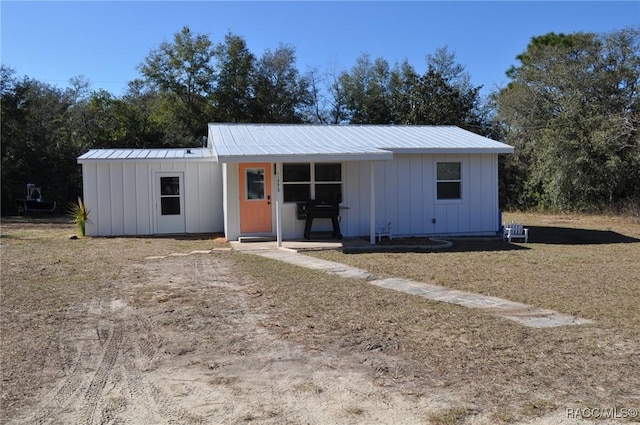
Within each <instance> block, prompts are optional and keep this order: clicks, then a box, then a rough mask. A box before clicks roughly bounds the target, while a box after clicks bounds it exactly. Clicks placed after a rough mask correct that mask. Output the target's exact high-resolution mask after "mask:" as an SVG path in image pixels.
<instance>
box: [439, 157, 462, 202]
mask: <svg viewBox="0 0 640 425" xmlns="http://www.w3.org/2000/svg"><path fill="white" fill-rule="evenodd" d="M443 163H457V164H459V165H460V178H459V179H456V180H444V179H443V180H439V179H438V164H443ZM434 165H435V166H434V167H433V168H434V171H433V172H434V179H433V180H434V188H433V189H434V195H435V196H434V197H435V201H436V202H437V203H440V204H447V203H448V204H459V203H462V202H464V168H465V163H464V161H463V160H461V159H444V158H443V159H436V160H435V161H434ZM438 183H458V184H459V185H460V197H459V198H439V197H438Z"/></svg>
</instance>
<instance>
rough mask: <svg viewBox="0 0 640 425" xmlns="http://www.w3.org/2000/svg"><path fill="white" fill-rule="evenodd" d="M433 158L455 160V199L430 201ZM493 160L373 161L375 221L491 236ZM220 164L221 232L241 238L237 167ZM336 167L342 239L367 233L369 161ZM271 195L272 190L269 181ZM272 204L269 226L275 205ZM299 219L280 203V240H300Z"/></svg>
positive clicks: (406, 231) (398, 230)
mask: <svg viewBox="0 0 640 425" xmlns="http://www.w3.org/2000/svg"><path fill="white" fill-rule="evenodd" d="M438 162H460V163H461V172H462V176H461V177H462V183H461V191H462V193H461V199H459V200H437V199H436V198H437V196H436V181H437V176H436V164H437V163H438ZM497 164H498V156H497V155H496V154H446V155H432V154H396V155H395V156H394V159H392V160H390V161H375V163H374V167H375V192H376V193H375V208H376V214H375V215H376V222H377V223H376V225H386V224H387V223H391V226H392V228H393V233H394V234H395V235H398V236H401V235H405V236H420V235H431V236H434V235H443V236H444V235H449V236H455V235H478V236H482V235H495V234H496V232H497V231H498V229H499V226H500V224H499V217H498V214H499V209H498V174H497V170H498V166H497ZM225 165H226V167H225V172H224V184H225V187H226V190H225V200H224V204H225V207H226V210H225V213H226V214H225V215H226V217H227V220H226V222H225V233H226V235H227V237H228V238H229V239H231V240H234V239H235V238H237V237H238V236H241V233H240V224H239V213H238V211H239V206H238V201H237V195H235V194H236V193H237V191H238V178H237V176H238V167H237V165H236V164H225ZM342 170H343V177H342V180H343V198H344V199H343V202H342V204H341V205H342V207H343V208H342V209H341V214H340V215H341V217H340V230H341V231H342V234H343V235H344V236H345V237H356V236H366V235H368V234H369V231H370V226H369V222H370V193H371V190H370V184H371V171H370V162H369V161H345V162H343V163H342ZM274 180H275V179H274ZM272 193H274V194H275V193H276V184H275V183H274V184H273V187H272ZM273 208H274V211H273V217H274V218H273V229H275V203H274V207H273ZM304 223H305V222H304V220H298V219H297V217H296V204H295V203H285V204H284V205H283V206H282V235H283V238H284V239H302V238H303V233H304ZM314 229H316V230H330V229H331V224H330V221H329V220H324V222H323V221H322V220H319V222H318V223H317V224H316V223H314ZM274 231H275V230H274Z"/></svg>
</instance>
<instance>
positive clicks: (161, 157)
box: [78, 148, 214, 164]
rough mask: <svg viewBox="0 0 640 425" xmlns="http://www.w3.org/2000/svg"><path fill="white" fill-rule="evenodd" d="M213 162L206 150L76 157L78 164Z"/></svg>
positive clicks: (94, 153) (109, 152) (108, 152)
mask: <svg viewBox="0 0 640 425" xmlns="http://www.w3.org/2000/svg"><path fill="white" fill-rule="evenodd" d="M176 159H184V160H188V161H194V160H195V161H214V155H213V151H212V150H211V149H208V148H181V149H91V150H90V151H88V152H86V153H84V154H82V155H81V156H79V157H78V163H80V164H82V163H85V162H91V161H105V160H106V161H154V162H155V161H175V160H176Z"/></svg>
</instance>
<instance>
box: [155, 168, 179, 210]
mask: <svg viewBox="0 0 640 425" xmlns="http://www.w3.org/2000/svg"><path fill="white" fill-rule="evenodd" d="M160 214H162V215H180V177H160Z"/></svg>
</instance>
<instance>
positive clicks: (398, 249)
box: [342, 238, 529, 254]
mask: <svg viewBox="0 0 640 425" xmlns="http://www.w3.org/2000/svg"><path fill="white" fill-rule="evenodd" d="M443 239H446V240H447V241H451V242H453V245H452V246H450V247H438V245H403V241H402V239H399V240H396V239H394V240H393V242H395V243H396V244H394V245H386V244H385V245H375V246H356V247H350V246H345V247H343V249H342V252H344V253H345V254H370V253H375V252H393V253H403V252H425V253H427V252H432V253H438V252H480V251H516V250H526V249H529V248H527V247H526V246H524V245H523V244H510V243H507V242H503V241H502V239H500V238H486V239H485V238H483V239H476V238H451V239H450V238H443ZM388 243H391V242H388Z"/></svg>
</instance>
